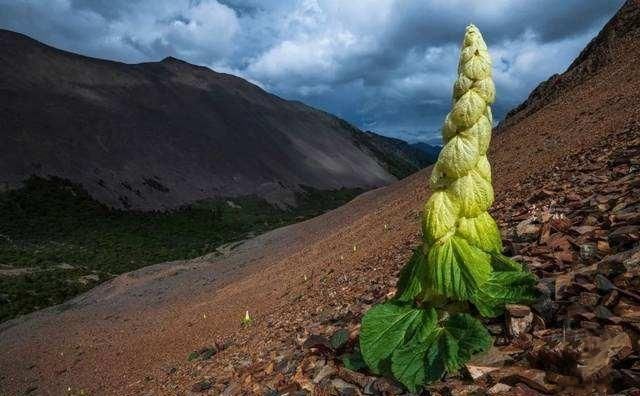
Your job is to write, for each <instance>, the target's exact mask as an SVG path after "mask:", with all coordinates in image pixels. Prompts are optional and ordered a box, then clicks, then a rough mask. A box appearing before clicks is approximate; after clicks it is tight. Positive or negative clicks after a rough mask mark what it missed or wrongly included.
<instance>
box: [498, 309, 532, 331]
mask: <svg viewBox="0 0 640 396" xmlns="http://www.w3.org/2000/svg"><path fill="white" fill-rule="evenodd" d="M505 310H506V314H507V315H506V317H507V334H508V335H509V336H510V337H513V338H515V337H518V336H519V335H520V334H522V333H526V332H528V331H529V330H530V329H531V324H532V323H533V312H531V308H529V307H527V306H526V305H515V304H508V305H507V306H506V307H505Z"/></svg>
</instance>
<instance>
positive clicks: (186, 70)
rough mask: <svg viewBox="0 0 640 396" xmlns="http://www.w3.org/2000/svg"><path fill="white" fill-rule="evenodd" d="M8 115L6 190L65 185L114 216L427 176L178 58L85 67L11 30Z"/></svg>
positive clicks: (305, 111) (3, 42) (4, 45)
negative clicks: (53, 182)
mask: <svg viewBox="0 0 640 396" xmlns="http://www.w3.org/2000/svg"><path fill="white" fill-rule="evenodd" d="M0 110H1V111H2V115H3V116H2V119H1V120H0V132H1V133H0V183H3V184H5V185H7V186H10V187H11V186H17V185H18V184H19V183H20V182H22V181H23V180H25V179H26V178H28V177H29V176H31V175H38V176H49V175H52V176H58V177H61V178H65V179H69V180H70V181H71V182H74V183H79V184H82V185H83V187H84V188H86V189H87V190H88V191H89V193H90V194H91V195H92V196H94V197H95V198H97V199H98V200H100V201H101V202H103V203H106V204H109V205H110V206H114V207H118V208H132V209H166V208H175V207H178V206H181V205H184V204H188V203H191V202H194V201H197V200H200V199H204V198H211V197H231V196H246V195H258V196H261V197H264V198H267V199H268V200H269V201H271V202H275V203H288V204H293V203H294V201H293V200H294V192H296V191H298V192H299V191H301V186H309V187H313V188H316V189H320V190H333V189H338V188H341V187H347V188H355V187H360V188H372V187H376V186H381V185H384V184H388V183H389V182H391V181H393V180H396V178H397V177H404V176H406V175H407V174H408V173H411V172H414V171H416V170H417V169H419V168H418V166H416V164H411V160H410V161H408V163H409V164H410V166H409V168H406V169H401V170H400V171H397V169H395V168H394V163H395V162H397V161H398V160H399V161H405V160H406V158H405V157H406V155H405V154H406V152H405V151H402V150H400V151H398V150H394V151H393V152H382V153H373V152H371V151H370V150H368V148H367V147H366V146H363V145H361V144H360V142H361V141H362V140H365V141H367V140H368V139H367V135H364V134H362V132H360V131H359V130H357V129H355V128H353V127H352V126H350V125H349V124H348V123H346V122H344V121H343V120H340V119H338V118H336V117H334V116H332V115H330V114H327V113H325V112H322V111H318V110H316V109H313V108H311V107H308V106H305V105H304V104H302V103H299V102H292V101H286V100H283V99H281V98H279V97H277V96H275V95H272V94H269V93H267V92H265V91H264V90H262V89H260V88H259V87H257V86H255V85H253V84H251V83H249V82H247V81H245V80H243V79H241V78H238V77H235V76H232V75H228V74H223V73H216V72H214V71H212V70H210V69H208V68H205V67H199V66H194V65H190V64H188V63H186V62H183V61H180V60H177V59H174V58H167V59H164V60H163V61H161V62H152V63H142V64H133V65H130V64H124V63H119V62H111V61H106V60H99V59H93V58H88V57H84V56H80V55H76V54H72V53H68V52H64V51H60V50H57V49H55V48H52V47H49V46H46V45H44V44H42V43H39V42H37V41H35V40H32V39H30V38H28V37H26V36H23V35H21V34H18V33H14V32H10V31H7V30H0ZM410 156H411V157H413V156H414V153H413V152H412V153H411V154H410ZM405 162H406V161H405Z"/></svg>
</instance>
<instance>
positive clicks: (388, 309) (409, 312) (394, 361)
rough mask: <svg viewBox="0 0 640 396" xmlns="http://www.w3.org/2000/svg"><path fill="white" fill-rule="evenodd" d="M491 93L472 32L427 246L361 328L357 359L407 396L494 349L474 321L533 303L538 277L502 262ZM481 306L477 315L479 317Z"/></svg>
mask: <svg viewBox="0 0 640 396" xmlns="http://www.w3.org/2000/svg"><path fill="white" fill-rule="evenodd" d="M494 98H495V88H494V84H493V80H492V79H491V59H490V57H489V52H488V51H487V46H486V44H485V42H484V40H483V39H482V35H481V34H480V31H479V30H478V29H477V28H476V27H475V26H473V25H470V26H468V27H467V28H466V32H465V35H464V40H463V44H462V50H461V54H460V62H459V64H458V79H457V81H456V82H455V84H454V87H453V106H452V109H451V112H450V113H449V114H448V115H447V116H446V118H445V121H444V127H443V129H442V136H443V141H444V146H443V148H442V151H441V153H440V156H439V157H438V161H437V162H436V164H435V165H434V168H433V171H432V174H431V178H430V184H431V189H432V191H433V193H432V195H431V197H430V198H429V200H428V201H427V203H426V204H425V207H424V217H423V222H422V231H423V245H422V246H421V247H420V248H419V249H417V250H416V251H415V252H414V255H413V257H412V258H411V260H410V261H409V263H408V264H407V265H406V266H405V267H404V268H403V270H402V271H401V273H400V279H399V281H398V288H397V289H398V290H397V292H396V295H395V296H394V297H393V298H392V299H391V300H389V301H387V302H385V303H383V304H379V305H376V306H374V307H373V308H371V309H370V310H369V311H368V312H367V313H366V315H365V316H364V318H363V320H362V328H361V334H360V350H361V352H362V356H363V358H364V361H365V363H366V364H367V366H368V367H369V369H370V370H371V371H372V372H374V373H377V374H386V375H391V376H393V377H394V378H395V379H397V380H398V381H400V382H401V383H402V384H404V385H405V386H406V387H407V388H408V389H409V390H411V391H415V390H417V389H418V388H420V387H421V386H422V385H424V384H428V383H430V382H433V381H435V380H438V379H440V378H441V377H442V376H443V375H444V373H445V372H455V371H457V370H458V369H459V368H460V367H461V366H462V365H463V364H464V363H465V362H467V361H468V360H469V359H470V358H471V356H472V355H473V354H475V353H478V352H481V351H484V350H486V349H488V348H489V347H490V346H491V345H492V339H491V337H490V335H489V333H488V332H487V330H486V328H485V327H484V325H483V324H482V322H480V321H479V320H478V319H477V318H476V317H475V316H473V315H472V313H474V312H475V313H478V314H480V315H481V316H484V317H495V316H498V315H500V314H501V313H502V312H503V310H504V306H505V304H507V303H523V302H530V301H532V300H533V299H534V298H535V292H534V288H533V286H534V285H535V282H536V279H535V277H534V276H533V275H532V274H530V273H528V272H526V271H525V270H523V268H522V267H521V266H520V264H518V263H517V262H515V261H513V260H511V259H509V258H507V257H505V256H504V255H503V254H502V240H501V237H500V231H499V230H498V226H497V224H496V222H495V221H494V220H493V218H492V217H491V215H490V214H489V213H488V212H487V210H488V209H489V207H490V206H491V204H492V203H493V188H492V186H491V167H490V165H489V161H488V160H487V149H488V147H489V141H490V139H491V127H492V116H491V107H490V105H491V104H492V103H493V101H494ZM474 307H475V308H474Z"/></svg>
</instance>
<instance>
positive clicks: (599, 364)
mask: <svg viewBox="0 0 640 396" xmlns="http://www.w3.org/2000/svg"><path fill="white" fill-rule="evenodd" d="M579 347H580V357H579V358H578V364H577V366H576V367H575V369H574V371H575V373H576V374H577V375H578V376H579V377H580V378H581V379H582V380H583V381H591V380H594V379H597V378H603V377H604V376H606V375H607V374H608V373H609V371H610V370H611V365H612V360H613V358H615V357H617V358H618V359H623V358H624V357H625V356H628V355H629V353H631V351H632V347H631V338H629V335H627V334H626V333H624V332H622V333H619V334H617V335H615V336H612V337H607V338H605V339H603V338H600V337H587V338H586V339H584V340H582V342H581V343H580V345H579Z"/></svg>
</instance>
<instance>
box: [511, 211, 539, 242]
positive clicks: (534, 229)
mask: <svg viewBox="0 0 640 396" xmlns="http://www.w3.org/2000/svg"><path fill="white" fill-rule="evenodd" d="M537 221H538V220H537V219H536V218H535V217H530V218H528V219H526V220H523V221H521V222H520V223H518V225H516V235H517V236H518V238H519V240H521V241H533V240H535V239H537V238H538V235H539V234H540V228H541V226H540V224H537Z"/></svg>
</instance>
